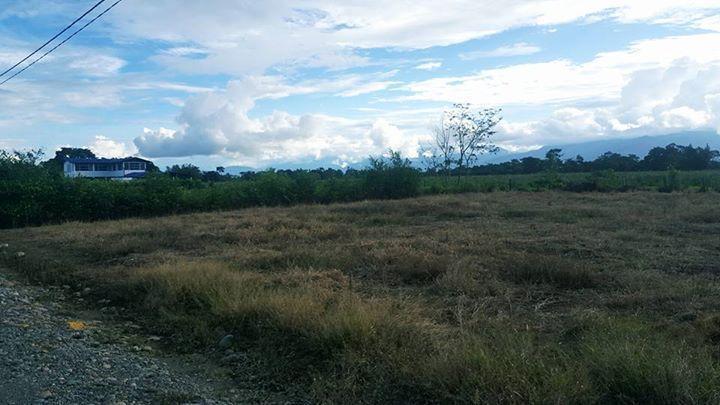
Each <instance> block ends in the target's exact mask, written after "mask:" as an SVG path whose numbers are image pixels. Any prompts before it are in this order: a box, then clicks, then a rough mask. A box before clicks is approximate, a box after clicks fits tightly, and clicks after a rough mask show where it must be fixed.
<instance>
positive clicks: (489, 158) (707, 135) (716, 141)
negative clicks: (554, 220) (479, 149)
mask: <svg viewBox="0 0 720 405" xmlns="http://www.w3.org/2000/svg"><path fill="white" fill-rule="evenodd" d="M671 143H676V144H678V145H693V146H705V145H709V146H710V147H711V148H713V149H720V135H718V133H716V132H712V131H688V132H678V133H673V134H667V135H654V136H641V137H639V138H623V139H617V138H616V139H607V140H599V141H591V142H582V143H572V144H565V145H548V146H543V147H542V148H540V149H536V150H533V151H530V152H524V153H512V152H510V151H507V150H503V149H501V150H500V151H499V152H498V153H496V154H493V155H485V156H482V157H481V158H480V159H478V162H477V164H480V165H482V164H488V163H502V162H507V161H509V160H513V159H522V158H524V157H537V158H543V157H545V154H546V153H547V151H548V150H550V149H555V148H558V149H562V154H563V157H564V158H565V159H568V158H572V157H575V156H578V155H579V156H582V157H583V158H584V159H585V160H592V159H595V158H597V157H598V156H600V155H602V154H603V153H605V152H616V153H620V154H622V155H629V154H635V155H638V156H639V157H641V158H642V157H644V156H645V155H646V154H647V153H648V152H649V151H650V149H652V148H654V147H656V146H666V145H669V144H671ZM333 160H334V159H325V160H308V161H302V162H296V163H288V164H278V165H273V166H272V167H273V168H275V169H314V168H318V167H325V168H333V169H339V168H340V166H338V165H337V164H336V163H334V162H333ZM413 164H414V165H415V166H416V167H420V166H422V162H421V161H420V159H413ZM367 165H368V161H367V160H363V161H361V162H358V163H355V164H352V165H350V167H353V168H363V167H366V166H367ZM250 170H262V169H253V168H250V167H245V166H228V167H226V168H225V172H226V173H229V174H239V173H242V172H245V171H250Z"/></svg>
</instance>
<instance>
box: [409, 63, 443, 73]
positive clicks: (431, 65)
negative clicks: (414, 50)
mask: <svg viewBox="0 0 720 405" xmlns="http://www.w3.org/2000/svg"><path fill="white" fill-rule="evenodd" d="M441 66H442V62H425V63H421V64H419V65H417V66H415V69H418V70H427V71H431V70H435V69H438V68H440V67H441Z"/></svg>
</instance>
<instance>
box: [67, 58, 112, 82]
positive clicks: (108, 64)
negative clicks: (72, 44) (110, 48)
mask: <svg viewBox="0 0 720 405" xmlns="http://www.w3.org/2000/svg"><path fill="white" fill-rule="evenodd" d="M125 65H126V62H125V61H124V60H122V59H120V58H116V57H114V56H108V55H95V56H91V57H85V58H81V59H76V60H74V61H72V62H71V63H70V65H69V67H70V68H71V69H76V70H80V71H81V72H83V73H84V74H86V75H90V76H99V77H104V76H112V75H116V74H118V72H120V69H122V68H123V67H124V66H125Z"/></svg>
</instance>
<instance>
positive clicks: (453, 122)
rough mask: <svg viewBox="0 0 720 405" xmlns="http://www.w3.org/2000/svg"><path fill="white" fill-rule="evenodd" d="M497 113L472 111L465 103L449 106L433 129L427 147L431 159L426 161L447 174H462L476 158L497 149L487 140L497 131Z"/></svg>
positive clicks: (498, 113) (494, 111) (484, 110)
mask: <svg viewBox="0 0 720 405" xmlns="http://www.w3.org/2000/svg"><path fill="white" fill-rule="evenodd" d="M501 112H502V110H501V109H499V108H485V109H482V110H478V111H473V110H472V109H471V108H470V105H469V104H453V108H452V109H451V110H449V111H445V112H444V113H443V115H442V120H441V122H440V125H438V126H437V127H436V128H435V130H434V138H433V140H432V144H431V145H430V147H429V148H428V149H429V150H430V153H432V155H433V156H432V158H428V159H426V160H427V161H434V162H436V165H437V166H438V167H436V168H435V169H439V170H442V171H443V172H445V174H446V175H449V174H450V171H451V170H452V169H453V168H456V169H457V170H458V171H459V172H463V171H465V170H466V169H467V168H468V167H470V165H472V164H473V163H475V161H477V158H478V156H480V155H483V154H485V153H494V152H496V151H497V149H498V148H497V147H496V146H495V145H494V144H492V142H491V138H492V136H493V135H495V133H496V132H497V131H496V130H495V126H496V125H497V124H498V123H499V122H500V120H502V117H501V116H500V113H501Z"/></svg>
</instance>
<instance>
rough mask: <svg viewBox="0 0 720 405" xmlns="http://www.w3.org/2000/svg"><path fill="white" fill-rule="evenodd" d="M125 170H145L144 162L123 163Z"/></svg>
mask: <svg viewBox="0 0 720 405" xmlns="http://www.w3.org/2000/svg"><path fill="white" fill-rule="evenodd" d="M125 170H145V163H144V162H125Z"/></svg>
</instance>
